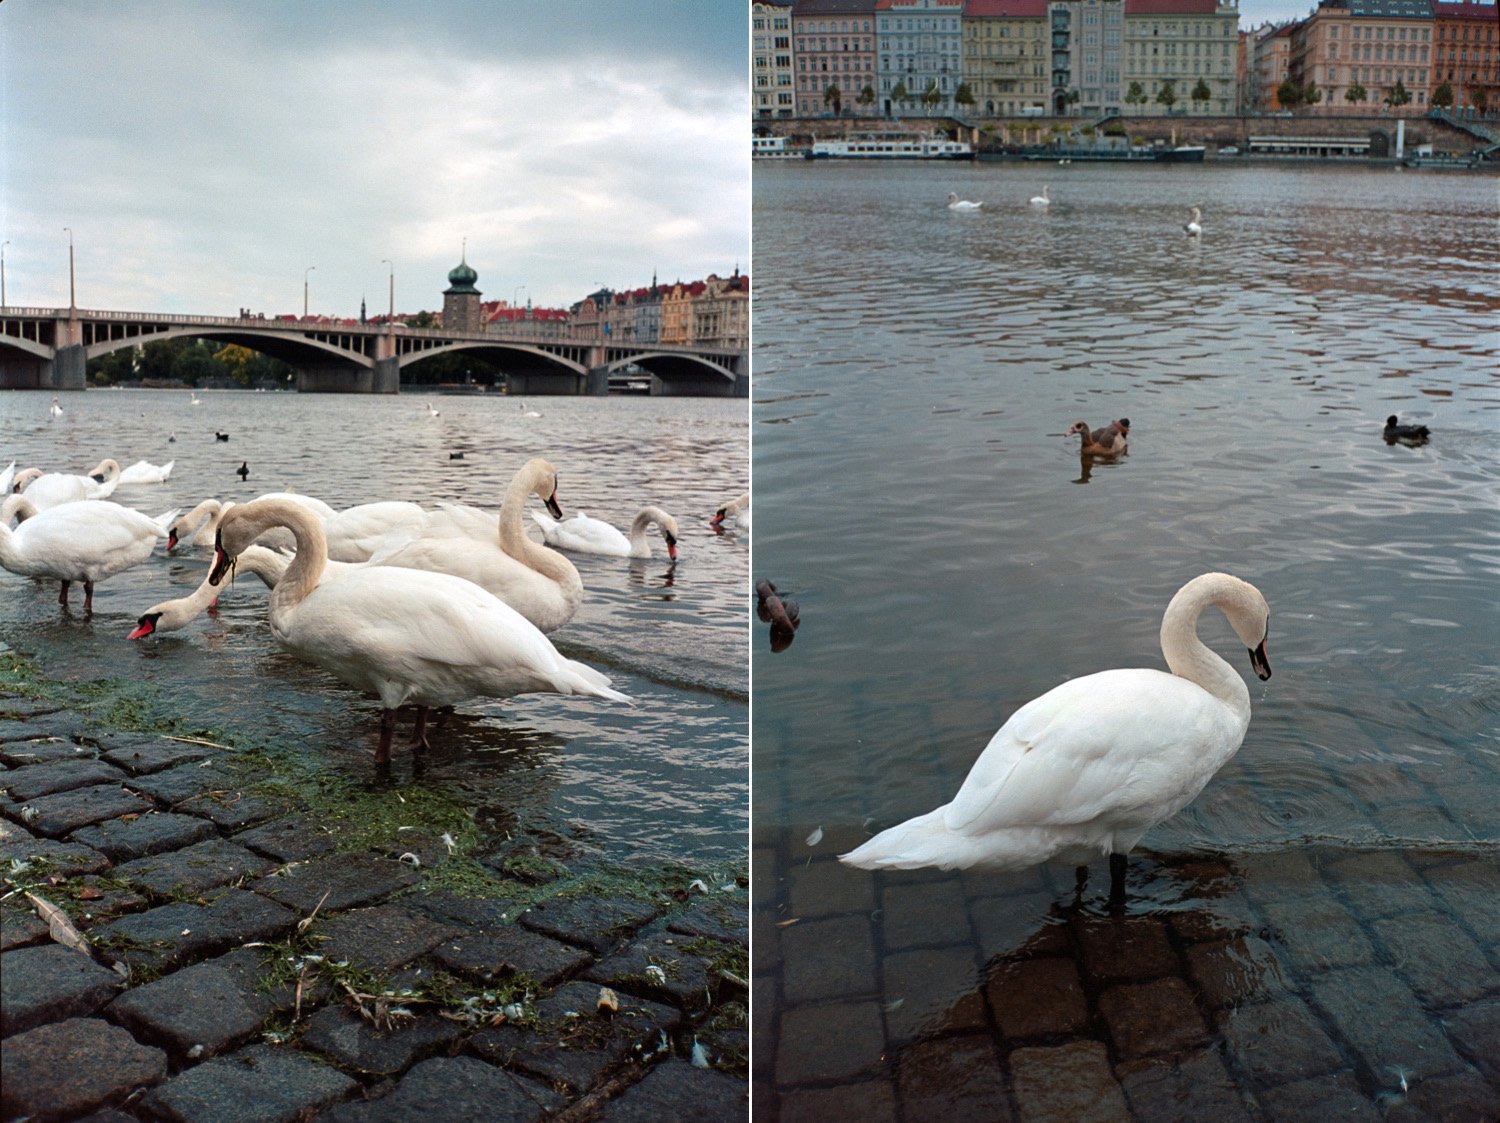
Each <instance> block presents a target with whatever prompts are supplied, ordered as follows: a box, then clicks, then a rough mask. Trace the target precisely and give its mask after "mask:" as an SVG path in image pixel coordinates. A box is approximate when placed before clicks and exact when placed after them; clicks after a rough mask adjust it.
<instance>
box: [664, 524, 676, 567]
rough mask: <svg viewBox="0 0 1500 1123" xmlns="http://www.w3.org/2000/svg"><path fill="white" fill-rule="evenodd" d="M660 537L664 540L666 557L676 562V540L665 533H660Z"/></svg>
mask: <svg viewBox="0 0 1500 1123" xmlns="http://www.w3.org/2000/svg"><path fill="white" fill-rule="evenodd" d="M661 536H662V537H663V538H664V539H666V542H667V557H669V558H671V559H672V560H673V561H676V560H677V539H676V538H673V537H672V536H671V535H670V534H668V533H667V532H666V531H662V534H661Z"/></svg>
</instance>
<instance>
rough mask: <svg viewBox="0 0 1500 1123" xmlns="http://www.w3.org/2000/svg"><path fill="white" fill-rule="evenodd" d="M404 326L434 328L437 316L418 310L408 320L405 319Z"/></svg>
mask: <svg viewBox="0 0 1500 1123" xmlns="http://www.w3.org/2000/svg"><path fill="white" fill-rule="evenodd" d="M406 326H407V327H412V328H435V327H437V326H438V324H437V317H436V316H434V315H433V314H432V313H431V312H427V311H422V312H418V313H417V314H416V315H415V316H413V317H412V318H411V319H410V320H407V321H406Z"/></svg>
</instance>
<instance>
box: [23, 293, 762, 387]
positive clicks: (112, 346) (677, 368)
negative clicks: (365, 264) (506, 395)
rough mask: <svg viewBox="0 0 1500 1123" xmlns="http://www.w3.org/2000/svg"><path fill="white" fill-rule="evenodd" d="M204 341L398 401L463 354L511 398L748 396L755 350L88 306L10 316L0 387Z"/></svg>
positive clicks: (573, 329) (558, 331)
mask: <svg viewBox="0 0 1500 1123" xmlns="http://www.w3.org/2000/svg"><path fill="white" fill-rule="evenodd" d="M183 337H197V338H201V339H212V340H216V341H218V342H221V343H235V344H238V345H239V346H241V347H246V348H249V349H250V350H252V351H259V352H261V353H262V354H265V355H269V356H271V357H272V358H275V359H280V360H281V361H283V362H285V363H288V364H290V365H291V366H292V367H294V368H295V369H296V371H297V389H298V390H299V391H302V392H305V393H365V394H395V393H398V392H399V390H400V386H401V371H402V368H404V367H406V366H409V365H411V364H412V363H415V362H418V361H419V360H422V359H428V358H432V357H433V356H435V355H444V354H451V353H454V352H464V353H468V354H472V355H475V356H476V357H478V358H482V359H484V360H486V361H487V362H490V363H493V364H495V365H496V366H498V367H499V368H500V369H501V370H503V371H504V372H505V377H506V382H507V385H508V387H509V389H510V391H511V392H512V393H517V394H526V395H529V396H533V397H535V396H538V395H547V394H600V395H602V394H607V393H608V392H609V378H610V375H611V374H614V373H617V372H619V371H622V370H624V369H625V368H627V367H629V366H632V365H634V366H637V367H640V368H642V369H644V370H646V371H649V372H650V374H651V392H652V393H653V394H664V395H688V394H691V395H701V396H709V397H741V398H743V397H749V394H750V364H749V356H748V354H747V353H746V352H745V351H736V350H731V349H726V348H713V347H693V346H684V345H677V344H654V343H653V344H644V343H634V342H614V341H612V340H611V339H609V338H608V337H607V336H601V335H600V332H599V330H598V328H597V327H594V326H592V325H588V326H582V325H571V324H558V323H553V322H542V321H538V322H522V323H519V324H508V325H506V326H505V327H503V328H500V329H499V330H496V331H486V332H472V333H470V332H451V331H443V330H442V329H430V328H407V327H404V326H402V325H399V324H397V325H386V324H357V323H339V322H330V321H327V320H312V319H296V318H290V317H289V318H277V319H269V320H268V319H265V318H263V317H258V316H257V317H226V316H177V315H167V314H154V313H149V312H96V311H86V310H84V309H81V308H14V307H11V308H0V389H5V390H23V389H36V390H82V389H84V388H85V386H86V382H87V380H86V378H85V371H86V368H87V364H88V361H89V360H90V359H93V358H97V357H98V356H100V355H105V354H108V353H109V352H111V351H117V350H119V349H121V348H124V347H138V346H142V345H144V344H147V343H154V342H157V341H159V340H166V339H179V338H183Z"/></svg>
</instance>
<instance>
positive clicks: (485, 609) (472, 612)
mask: <svg viewBox="0 0 1500 1123" xmlns="http://www.w3.org/2000/svg"><path fill="white" fill-rule="evenodd" d="M273 526H281V527H284V528H286V529H289V530H290V531H291V532H292V535H293V537H294V538H295V539H296V542H297V556H296V557H295V558H294V559H293V560H292V562H291V564H290V565H289V566H288V567H287V570H286V572H285V573H284V574H283V575H282V576H281V578H280V579H279V580H278V581H277V583H276V587H275V588H274V589H273V590H272V592H271V604H270V621H271V632H272V634H273V635H274V636H275V637H276V639H277V641H278V642H279V643H281V644H282V645H283V646H285V647H286V648H287V649H288V650H290V651H291V652H292V653H293V654H294V655H297V656H298V657H299V658H301V659H303V660H305V661H306V662H309V663H312V664H313V665H314V666H318V667H322V668H323V669H324V670H326V671H328V672H329V673H330V674H332V675H334V676H335V677H336V678H338V679H339V680H340V681H342V682H344V683H345V684H347V685H349V686H352V687H354V688H355V689H356V690H363V691H365V692H367V693H370V694H374V695H376V696H377V697H378V698H379V699H380V705H381V722H380V741H379V744H378V745H377V747H376V750H375V762H376V763H377V764H386V763H388V762H389V760H390V755H391V737H392V734H393V732H394V730H395V723H396V710H397V709H398V708H399V707H401V706H403V705H407V704H413V705H416V706H417V707H418V710H417V728H416V740H415V744H414V745H413V748H414V750H416V751H420V750H421V749H422V748H425V747H426V714H427V710H429V709H431V708H433V707H442V706H451V705H455V704H456V703H459V702H462V701H464V700H465V699H468V698H473V697H476V696H484V697H491V698H508V697H511V696H512V695H515V694H526V693H533V692H547V693H554V694H581V695H585V696H589V697H594V698H606V699H609V700H610V701H615V702H630V698H629V697H628V696H627V695H625V694H622V693H620V692H619V691H618V690H615V689H613V688H612V687H611V686H610V680H609V678H608V677H607V676H605V675H603V674H601V673H599V672H598V671H596V670H594V669H593V668H592V667H589V666H586V665H584V664H583V663H578V662H575V661H573V660H571V659H565V658H563V657H562V655H560V654H559V653H558V651H557V649H556V648H555V647H553V646H552V643H551V641H550V640H548V639H547V637H546V636H544V635H543V634H542V633H541V632H540V631H539V630H537V628H535V627H534V626H533V625H532V624H530V623H529V622H528V621H527V620H526V618H525V617H523V616H522V615H521V614H520V613H519V612H517V611H516V610H515V609H513V608H511V607H510V606H509V605H507V604H505V603H504V602H503V601H501V600H500V599H499V598H497V597H495V596H494V595H492V594H491V593H488V592H486V591H485V590H484V589H481V588H479V587H478V586H476V585H474V584H473V583H471V582H469V581H465V580H462V579H460V578H457V577H454V576H452V575H450V574H446V573H432V572H426V571H421V570H411V569H397V568H392V567H388V566H354V567H351V568H350V569H348V570H346V571H345V572H343V573H341V574H339V575H338V576H337V577H336V578H334V579H331V580H326V581H322V580H320V578H321V577H322V575H323V573H324V571H325V569H326V566H327V550H326V548H325V546H324V539H323V529H322V527H321V526H320V525H319V524H318V520H317V519H316V518H314V517H313V516H312V515H311V514H310V513H309V512H308V511H307V510H306V509H305V508H303V507H300V506H298V505H296V504H294V503H289V502H284V501H270V502H264V501H259V502H255V503H247V504H244V505H243V506H240V507H236V508H235V509H234V510H233V511H231V512H230V513H229V514H228V515H226V516H225V517H224V521H223V522H222V523H221V524H220V526H219V544H218V546H217V547H216V549H215V554H214V566H213V570H212V571H211V573H210V575H209V581H210V583H211V584H213V585H215V586H217V585H219V584H221V583H222V581H223V579H224V577H225V575H226V574H227V573H228V572H229V570H230V569H231V567H232V565H233V563H234V559H235V556H236V555H237V554H239V553H240V552H241V551H243V550H244V549H245V548H246V547H247V546H249V545H250V544H251V543H252V542H254V541H255V539H256V538H257V537H259V536H260V535H261V534H262V533H263V532H264V531H265V530H267V529H269V528H270V527H273Z"/></svg>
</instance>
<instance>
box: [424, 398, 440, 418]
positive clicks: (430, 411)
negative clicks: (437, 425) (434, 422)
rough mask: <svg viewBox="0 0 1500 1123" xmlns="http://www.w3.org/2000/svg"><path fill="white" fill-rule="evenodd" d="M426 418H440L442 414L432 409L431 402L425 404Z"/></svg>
mask: <svg viewBox="0 0 1500 1123" xmlns="http://www.w3.org/2000/svg"><path fill="white" fill-rule="evenodd" d="M427 416H428V417H441V416H442V414H441V413H439V412H438V411H437V410H436V409H434V408H433V405H432V403H431V402H428V403H427Z"/></svg>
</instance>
